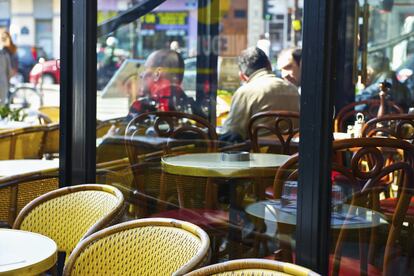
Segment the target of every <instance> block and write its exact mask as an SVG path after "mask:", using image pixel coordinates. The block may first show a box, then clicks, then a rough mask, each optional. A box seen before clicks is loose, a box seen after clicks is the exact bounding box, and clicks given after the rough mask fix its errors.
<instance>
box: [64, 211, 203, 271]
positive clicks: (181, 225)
mask: <svg viewBox="0 0 414 276" xmlns="http://www.w3.org/2000/svg"><path fill="white" fill-rule="evenodd" d="M209 246H210V241H209V238H208V236H207V234H206V233H205V232H204V231H203V230H202V229H201V228H199V227H197V226H195V225H193V224H191V223H188V222H185V221H178V220H172V219H160V218H151V219H140V220H133V221H128V222H124V223H121V224H117V225H114V226H112V227H109V228H106V229H103V230H101V231H99V232H97V233H94V234H92V235H91V236H89V237H88V238H86V239H85V240H83V241H82V242H80V243H79V244H78V246H77V247H76V248H75V250H74V251H73V253H72V254H71V256H70V257H69V260H68V262H67V264H66V266H65V269H64V275H86V274H89V273H90V271H93V273H94V274H96V275H183V274H185V273H187V272H188V271H190V270H193V269H196V268H198V267H200V266H203V265H204V264H205V263H207V261H208V258H209V250H210V248H209ZM91 269H93V270H91Z"/></svg>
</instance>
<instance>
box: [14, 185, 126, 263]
mask: <svg viewBox="0 0 414 276" xmlns="http://www.w3.org/2000/svg"><path fill="white" fill-rule="evenodd" d="M123 203H124V197H123V195H122V193H121V192H120V191H119V190H118V189H116V188H114V187H112V186H108V185H99V184H85V185H77V186H71V187H66V188H61V189H58V190H54V191H51V192H49V193H46V194H44V195H42V196H40V197H38V198H36V199H35V200H33V201H31V202H30V203H29V204H28V205H26V206H25V207H24V208H23V209H22V210H21V212H20V213H19V215H18V216H17V218H16V221H15V222H14V225H13V228H14V229H21V230H26V231H31V232H36V233H39V234H42V235H45V236H47V237H49V238H51V239H53V240H54V241H55V242H56V243H57V245H58V251H60V252H63V253H65V254H66V258H67V257H69V255H70V253H71V252H72V250H73V249H74V248H75V246H76V244H77V243H78V242H79V241H81V240H82V239H84V238H85V237H87V236H89V235H90V234H92V233H94V232H96V231H97V230H100V229H102V228H104V227H106V226H108V225H111V224H112V223H114V222H115V221H116V220H118V219H119V218H120V216H121V215H122V211H123Z"/></svg>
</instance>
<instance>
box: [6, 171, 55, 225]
mask: <svg viewBox="0 0 414 276" xmlns="http://www.w3.org/2000/svg"><path fill="white" fill-rule="evenodd" d="M58 188H59V179H58V177H57V173H52V172H50V173H47V174H46V175H45V174H43V173H41V172H36V173H29V174H24V175H16V176H12V177H7V178H3V179H1V180H0V202H1V204H0V227H11V226H12V225H13V223H14V220H15V219H16V216H17V214H18V213H19V212H20V211H21V210H22V208H23V207H24V206H26V205H27V204H28V203H29V202H30V201H32V200H33V199H35V198H37V197H39V196H41V195H43V194H45V193H47V192H50V191H53V190H56V189H58Z"/></svg>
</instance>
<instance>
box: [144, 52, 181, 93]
mask: <svg viewBox="0 0 414 276" xmlns="http://www.w3.org/2000/svg"><path fill="white" fill-rule="evenodd" d="M140 77H141V80H142V85H141V90H142V91H141V92H142V94H143V95H149V94H152V92H154V91H157V90H158V89H160V88H161V87H163V86H166V85H181V82H182V81H183V77H184V60H183V58H182V57H181V55H180V54H179V53H177V52H176V51H173V50H158V51H155V52H153V53H151V54H150V55H149V56H148V58H147V60H146V61H145V65H144V71H143V72H142V73H141V75H140Z"/></svg>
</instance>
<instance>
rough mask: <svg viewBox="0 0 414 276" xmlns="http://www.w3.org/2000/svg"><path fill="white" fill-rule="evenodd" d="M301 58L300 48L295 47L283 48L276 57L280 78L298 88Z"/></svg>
mask: <svg viewBox="0 0 414 276" xmlns="http://www.w3.org/2000/svg"><path fill="white" fill-rule="evenodd" d="M301 59H302V49H301V48H297V47H293V48H288V49H284V50H283V51H282V52H280V54H279V57H278V59H277V68H278V69H279V70H280V73H281V76H282V78H283V79H284V80H287V81H289V82H291V83H292V84H294V85H295V86H296V87H298V88H299V87H300V82H301ZM299 93H300V91H299Z"/></svg>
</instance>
